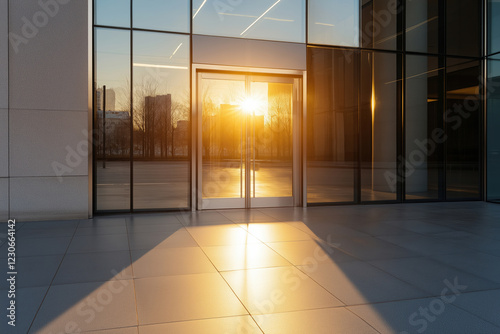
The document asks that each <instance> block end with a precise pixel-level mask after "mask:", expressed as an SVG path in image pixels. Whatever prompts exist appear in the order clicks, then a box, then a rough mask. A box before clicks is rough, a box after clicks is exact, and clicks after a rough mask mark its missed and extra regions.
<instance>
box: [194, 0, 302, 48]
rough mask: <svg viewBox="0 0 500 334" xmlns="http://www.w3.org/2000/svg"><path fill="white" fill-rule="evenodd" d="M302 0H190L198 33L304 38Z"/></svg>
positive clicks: (271, 38)
mask: <svg viewBox="0 0 500 334" xmlns="http://www.w3.org/2000/svg"><path fill="white" fill-rule="evenodd" d="M305 30H306V29H305V0H254V1H242V0H237V1H206V0H194V1H193V32H194V33H195V34H201V35H215V36H228V37H238V38H253V39H267V40H276V41H288V42H298V43H304V42H305Z"/></svg>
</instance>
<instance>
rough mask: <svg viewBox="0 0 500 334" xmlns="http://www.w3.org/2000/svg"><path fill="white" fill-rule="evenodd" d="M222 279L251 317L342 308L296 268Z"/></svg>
mask: <svg viewBox="0 0 500 334" xmlns="http://www.w3.org/2000/svg"><path fill="white" fill-rule="evenodd" d="M222 276H223V277H224V279H225V280H226V281H227V282H228V284H229V285H230V286H231V289H232V290H233V291H234V292H235V293H236V295H237V296H238V298H239V299H240V300H241V301H242V302H243V304H244V305H245V307H246V308H247V309H248V310H249V311H250V313H251V314H267V313H278V312H287V311H297V310H307V309H315V308H325V307H337V306H343V304H342V303H341V302H340V301H339V300H338V299H337V298H335V297H333V296H332V295H331V294H330V293H329V292H328V291H326V290H325V289H324V288H323V287H321V286H320V285H318V284H317V283H316V282H314V281H313V280H312V279H311V278H309V277H308V276H306V275H305V274H304V273H302V272H301V271H299V270H297V269H296V268H295V267H279V268H265V269H251V270H240V271H229V272H223V273H222Z"/></svg>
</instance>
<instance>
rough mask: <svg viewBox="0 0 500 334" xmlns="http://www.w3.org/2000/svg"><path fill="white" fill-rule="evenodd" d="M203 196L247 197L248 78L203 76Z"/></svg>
mask: <svg viewBox="0 0 500 334" xmlns="http://www.w3.org/2000/svg"><path fill="white" fill-rule="evenodd" d="M200 89H201V95H200V99H201V101H200V102H201V108H202V115H201V117H202V125H201V128H202V129H201V131H202V138H201V141H202V143H201V145H202V147H201V152H202V173H203V174H202V193H203V198H245V187H244V186H245V160H244V155H245V145H244V138H245V134H246V132H245V116H246V114H245V113H244V112H243V109H242V108H241V105H242V103H243V101H245V80H244V79H242V80H236V79H235V80H230V79H220V80H219V79H202V81H201V87H200Z"/></svg>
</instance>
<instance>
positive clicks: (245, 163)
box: [197, 72, 301, 209]
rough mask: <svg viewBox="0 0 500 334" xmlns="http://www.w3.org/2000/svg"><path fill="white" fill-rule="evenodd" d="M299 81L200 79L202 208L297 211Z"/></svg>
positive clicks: (263, 77)
mask: <svg viewBox="0 0 500 334" xmlns="http://www.w3.org/2000/svg"><path fill="white" fill-rule="evenodd" d="M299 91H300V79H298V78H294V77H290V76H267V75H246V74H241V75H240V74H223V73H217V72H200V73H198V106H199V108H198V118H199V119H198V131H199V132H198V182H197V183H198V207H199V208H201V209H219V208H252V207H276V206H293V205H294V203H295V202H294V196H297V194H298V191H299V189H297V188H299V186H298V180H297V178H298V177H299V176H300V175H299V173H297V169H298V165H299V161H300V159H299V157H300V152H298V149H299V145H298V143H299V138H298V133H300V131H298V129H300V128H299V122H298V119H299V117H298V115H299V113H300V101H299V99H300V96H301V94H299Z"/></svg>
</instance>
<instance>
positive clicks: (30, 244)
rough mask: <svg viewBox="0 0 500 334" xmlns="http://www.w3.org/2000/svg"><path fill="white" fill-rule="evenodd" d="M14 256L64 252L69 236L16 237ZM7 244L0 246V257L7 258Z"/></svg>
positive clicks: (69, 239)
mask: <svg viewBox="0 0 500 334" xmlns="http://www.w3.org/2000/svg"><path fill="white" fill-rule="evenodd" d="M16 241H17V247H16V257H18V258H19V257H25V256H41V255H59V254H64V253H65V252H66V250H67V248H68V245H69V243H70V241H71V237H56V238H26V239H24V238H17V240H16ZM7 248H8V247H7V244H3V245H2V247H0V258H7Z"/></svg>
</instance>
